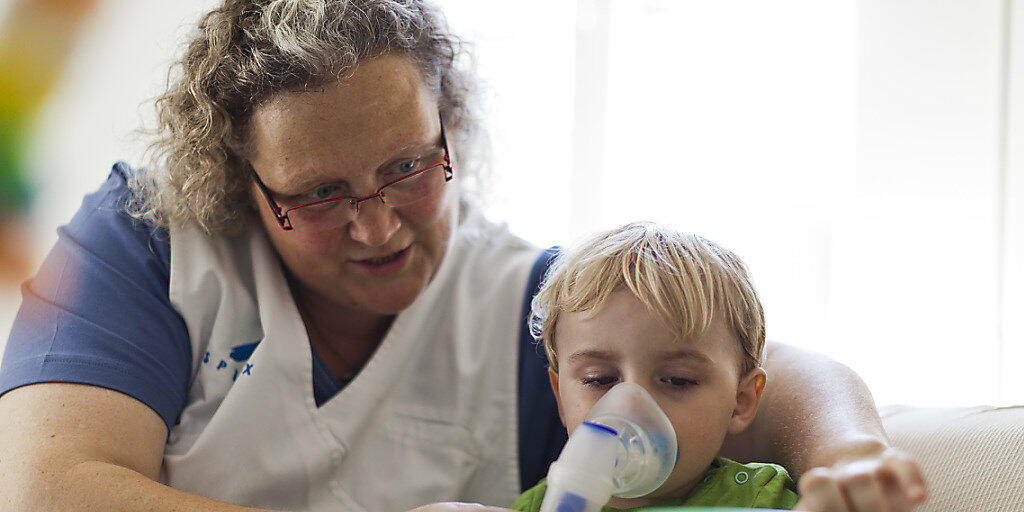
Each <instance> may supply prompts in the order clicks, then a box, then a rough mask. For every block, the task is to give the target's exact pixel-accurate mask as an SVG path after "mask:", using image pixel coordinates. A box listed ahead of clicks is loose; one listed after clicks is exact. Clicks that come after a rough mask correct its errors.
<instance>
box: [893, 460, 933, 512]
mask: <svg viewBox="0 0 1024 512" xmlns="http://www.w3.org/2000/svg"><path fill="white" fill-rule="evenodd" d="M886 462H887V464H886V465H887V466H888V467H889V468H890V469H892V472H893V474H894V475H895V477H896V480H897V481H898V482H899V486H900V490H902V491H903V495H904V496H906V498H907V500H908V501H910V503H911V504H913V505H919V504H920V503H921V502H923V501H924V500H925V499H926V498H927V497H928V485H927V484H925V481H924V475H923V474H922V473H921V468H920V467H918V465H917V463H915V462H914V461H912V460H911V459H910V457H909V456H907V455H906V454H904V453H903V452H895V453H894V454H892V455H890V457H889V458H888V459H887V461H886Z"/></svg>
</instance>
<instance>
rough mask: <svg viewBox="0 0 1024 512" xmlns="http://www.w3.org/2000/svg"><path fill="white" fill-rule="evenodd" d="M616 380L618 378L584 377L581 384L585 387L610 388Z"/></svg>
mask: <svg viewBox="0 0 1024 512" xmlns="http://www.w3.org/2000/svg"><path fill="white" fill-rule="evenodd" d="M618 380H619V378H618V377H584V378H583V384H584V385H586V386H610V385H612V384H614V383H615V382H616V381H618ZM602 381H604V382H602Z"/></svg>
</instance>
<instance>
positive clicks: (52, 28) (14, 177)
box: [0, 0, 99, 283]
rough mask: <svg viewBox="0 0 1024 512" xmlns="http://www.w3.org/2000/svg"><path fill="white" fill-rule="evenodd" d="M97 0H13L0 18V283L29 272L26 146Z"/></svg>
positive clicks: (31, 257) (31, 260)
mask: <svg viewBox="0 0 1024 512" xmlns="http://www.w3.org/2000/svg"><path fill="white" fill-rule="evenodd" d="M98 3H99V0H13V3H12V5H11V7H10V8H9V9H8V11H7V13H6V16H5V17H4V19H3V20H2V21H0V283H2V282H9V281H12V280H14V281H20V280H21V279H23V278H25V277H26V276H27V275H28V273H29V272H31V269H32V267H33V266H34V254H33V250H32V247H31V243H30V232H29V226H28V225H27V224H26V220H25V219H26V217H27V213H28V210H29V207H30V206H31V202H32V196H33V190H32V179H31V174H32V173H31V169H30V168H29V167H30V165H29V162H28V149H29V147H30V144H31V143H32V140H33V131H34V130H33V128H34V125H35V122H36V119H37V118H38V115H39V113H40V111H41V110H42V109H43V107H44V106H45V105H46V101H47V99H48V98H49V96H50V93H51V92H52V91H53V88H54V86H55V85H56V83H57V80H58V79H59V78H60V75H61V72H62V71H63V68H64V65H65V63H66V61H67V56H68V55H69V54H70V51H71V49H72V46H73V45H74V42H75V37H76V36H77V34H78V29H79V28H81V27H82V26H83V25H84V24H85V22H86V21H87V20H88V18H89V15H90V14H91V13H92V12H93V11H94V10H95V7H96V5H97V4H98Z"/></svg>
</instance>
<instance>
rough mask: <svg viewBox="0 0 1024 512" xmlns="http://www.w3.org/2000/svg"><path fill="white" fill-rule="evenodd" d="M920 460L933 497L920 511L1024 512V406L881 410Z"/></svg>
mask: <svg viewBox="0 0 1024 512" xmlns="http://www.w3.org/2000/svg"><path fill="white" fill-rule="evenodd" d="M880 413H881V416H882V423H883V425H884V426H885V430H886V432H888V434H889V437H890V439H891V440H892V442H893V444H894V445H896V446H897V447H899V448H901V449H903V450H905V451H907V452H909V453H910V454H912V455H913V456H915V457H916V458H917V461H918V463H919V464H920V465H921V469H922V471H923V472H924V476H925V479H926V481H927V482H928V488H929V494H930V496H929V498H928V500H927V501H926V502H925V503H924V504H922V505H921V506H920V507H918V508H916V509H914V510H915V512H933V511H934V512H939V511H941V512H951V511H974V512H987V511H1009V510H1024V406H1017V407H969V408H912V407H906V406H889V407H883V408H882V409H881V410H880Z"/></svg>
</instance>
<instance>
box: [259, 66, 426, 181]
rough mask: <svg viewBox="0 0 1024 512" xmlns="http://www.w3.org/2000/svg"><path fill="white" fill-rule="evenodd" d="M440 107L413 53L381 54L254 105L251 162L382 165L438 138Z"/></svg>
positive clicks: (306, 166) (263, 167)
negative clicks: (325, 80) (318, 83)
mask: <svg viewBox="0 0 1024 512" xmlns="http://www.w3.org/2000/svg"><path fill="white" fill-rule="evenodd" d="M437 108H438V107H437V101H436V98H435V97H434V95H433V94H432V93H431V92H430V91H429V90H428V89H427V87H426V86H425V84H424V82H423V80H422V78H421V75H420V73H419V71H418V70H417V69H416V67H415V66H414V65H412V63H411V62H410V61H408V59H405V58H403V57H397V56H383V57H378V58H376V59H372V60H369V61H366V62H364V63H363V64H361V65H360V66H359V67H357V68H356V70H355V71H354V72H353V73H352V74H351V75H349V76H347V77H346V78H345V79H343V80H341V81H338V82H333V83H329V84H325V85H324V86H322V87H318V88H316V89H311V90H306V91H301V92H286V93H281V94H278V95H276V96H275V97H273V98H271V99H270V100H269V101H267V102H265V103H264V104H263V105H261V106H260V107H259V108H257V110H256V111H255V112H254V114H253V118H252V130H251V134H252V138H253V140H252V144H251V147H252V149H253V153H254V154H253V155H252V156H253V164H254V166H255V167H257V168H258V170H260V171H261V172H266V173H268V174H275V175H276V174H279V173H285V174H293V173H296V172H300V173H301V174H303V175H307V174H308V173H310V172H312V173H317V172H323V171H325V169H322V168H323V167H325V166H327V167H330V168H337V167H344V168H353V169H355V168H362V167H366V166H376V165H380V164H382V163H385V162H386V160H387V159H388V158H391V157H393V156H394V155H396V154H397V153H398V152H401V151H403V150H408V149H411V148H415V147H417V146H423V145H429V144H431V143H434V142H436V141H435V139H436V135H437V133H438V126H437V124H438V121H437V112H438V110H437ZM268 184H269V183H268Z"/></svg>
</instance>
